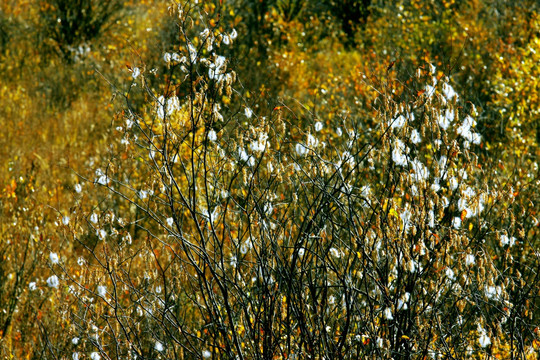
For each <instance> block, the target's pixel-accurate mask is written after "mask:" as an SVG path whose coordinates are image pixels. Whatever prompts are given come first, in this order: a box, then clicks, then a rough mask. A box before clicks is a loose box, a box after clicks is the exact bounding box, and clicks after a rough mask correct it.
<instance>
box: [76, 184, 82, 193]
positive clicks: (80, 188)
mask: <svg viewBox="0 0 540 360" xmlns="http://www.w3.org/2000/svg"><path fill="white" fill-rule="evenodd" d="M75 191H76V192H77V193H78V194H80V193H81V191H82V186H81V184H75Z"/></svg>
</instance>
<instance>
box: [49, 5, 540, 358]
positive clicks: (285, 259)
mask: <svg viewBox="0 0 540 360" xmlns="http://www.w3.org/2000/svg"><path fill="white" fill-rule="evenodd" d="M204 6H205V5H200V6H190V5H189V4H185V5H184V4H180V5H178V7H175V8H174V9H173V12H174V14H175V16H177V18H178V23H179V29H180V38H182V39H184V40H183V43H181V44H180V46H179V47H178V50H177V52H174V53H167V54H165V55H164V60H165V62H166V63H167V76H163V77H162V78H163V79H165V81H164V83H163V84H162V86H161V87H159V88H155V89H152V88H149V87H144V86H139V85H138V86H136V87H133V86H130V89H132V90H130V91H129V92H128V93H127V94H126V95H125V100H126V105H127V107H126V109H125V111H124V112H123V113H121V114H119V116H117V117H116V119H115V121H116V122H117V123H116V124H115V125H116V126H117V130H118V131H119V137H121V141H120V143H119V144H114V148H113V153H115V154H118V157H116V156H115V157H116V159H117V160H116V161H115V162H113V163H112V164H111V165H110V166H109V167H108V168H107V170H99V171H97V172H96V177H95V179H94V182H95V183H96V184H100V185H102V186H104V187H106V188H107V189H108V190H109V191H110V192H111V193H112V194H113V195H116V196H117V197H119V198H120V199H123V200H124V201H125V202H126V205H125V206H122V207H120V208H119V209H118V211H114V210H110V211H105V212H102V213H99V212H97V211H94V212H93V213H92V214H78V215H77V216H76V218H77V219H79V221H80V222H84V221H85V219H86V221H87V223H88V225H89V226H90V230H89V231H87V232H85V231H82V230H81V229H79V230H78V231H75V229H77V228H78V226H79V225H78V224H77V225H70V229H73V231H75V232H74V233H72V234H73V239H72V241H76V242H77V243H78V244H79V245H78V246H79V247H80V248H81V250H82V251H83V253H84V255H83V256H82V257H81V258H80V259H79V260H77V262H78V264H79V266H80V267H78V269H80V270H77V274H75V273H74V272H73V271H72V270H70V269H72V268H73V267H72V266H71V264H70V262H71V260H67V263H66V264H60V265H59V270H61V271H60V272H59V275H61V276H60V282H61V283H63V284H66V285H67V286H69V294H70V295H69V299H70V300H69V304H70V305H69V309H70V310H69V312H70V316H71V323H72V324H73V326H72V327H71V329H70V332H71V334H72V336H73V339H74V340H73V344H74V345H75V346H74V347H73V348H72V349H69V347H67V346H65V349H66V350H65V351H66V352H71V351H75V352H86V353H90V354H91V357H93V358H99V356H101V357H102V358H108V357H111V358H114V357H129V356H131V357H137V358H159V357H163V358H169V357H174V358H210V357H214V358H218V357H219V358H230V359H236V358H241V359H242V358H246V359H258V358H261V359H273V358H359V357H362V356H368V357H377V358H394V359H406V358H412V357H414V358H416V357H418V358H424V357H428V356H429V357H443V358H446V357H461V358H482V357H485V356H490V355H493V354H497V353H508V352H510V353H512V354H515V356H518V355H519V356H527V357H529V358H533V355H532V353H531V350H532V342H533V341H536V340H535V339H536V335H535V332H534V331H535V330H534V326H535V325H534V324H536V323H537V322H538V309H537V305H536V304H535V302H534V299H536V298H537V296H538V294H533V293H534V292H535V290H534V287H533V285H532V284H533V283H534V280H535V279H536V278H537V277H538V270H539V265H540V264H539V262H538V258H537V257H535V255H534V244H535V239H537V235H538V234H537V223H535V222H534V220H533V219H532V218H530V217H527V216H524V215H520V214H522V209H524V208H523V207H522V206H521V205H519V204H515V205H512V204H514V203H515V202H516V197H517V195H516V193H515V192H514V191H513V189H512V188H511V187H510V186H509V185H508V184H506V183H505V182H504V181H501V180H500V179H498V178H497V177H495V175H496V174H495V172H493V171H492V169H491V168H490V167H489V166H486V165H484V166H483V165H481V164H479V163H478V155H477V154H476V152H477V151H478V150H479V149H480V146H481V144H482V142H483V141H484V140H483V138H482V135H481V134H479V133H478V132H477V130H476V128H475V125H476V121H475V117H476V113H475V110H474V107H470V108H469V109H470V110H469V111H468V112H465V110H464V109H465V108H464V107H463V106H462V104H463V101H464V100H463V99H461V98H460V97H459V95H458V94H456V93H455V91H453V88H452V87H451V85H450V84H449V83H448V81H447V79H444V78H441V79H437V78H433V74H435V72H436V68H435V67H434V66H433V65H431V64H429V63H426V64H423V66H422V68H423V70H422V68H419V69H418V71H417V72H416V79H415V81H416V83H417V85H418V86H421V88H422V89H423V91H421V92H418V94H416V96H415V97H413V98H410V97H409V95H407V96H400V92H401V91H404V90H403V88H401V87H400V86H399V83H397V82H393V81H388V82H381V83H377V84H372V86H373V87H374V88H375V89H376V91H377V93H378V95H377V97H376V99H375V100H374V106H373V108H374V111H375V114H376V115H375V116H376V118H375V119H374V126H373V127H371V128H369V129H365V127H364V125H363V124H362V122H363V119H362V118H360V117H357V116H350V117H347V118H345V117H343V118H334V119H332V120H328V121H326V120H325V121H321V120H319V119H317V118H314V120H313V121H312V122H311V123H310V121H311V120H310V118H304V119H302V121H299V118H298V115H297V114H296V113H295V112H294V111H292V108H291V107H289V106H287V105H286V104H284V105H283V106H280V107H276V108H274V109H270V110H269V111H268V112H267V113H258V112H257V111H254V110H253V109H252V108H251V107H250V106H248V103H247V99H246V98H244V97H243V91H242V92H241V91H238V90H237V89H236V88H235V86H236V84H237V81H236V78H237V74H236V73H235V72H234V71H233V70H231V69H230V68H229V61H228V59H226V58H225V57H222V56H220V55H219V54H220V52H221V51H222V49H223V48H225V47H226V46H234V42H235V40H236V39H235V38H236V31H235V30H234V29H227V30H221V29H218V28H214V27H212V26H211V24H212V21H211V19H207V18H206V17H205V16H204V14H205V11H204ZM195 17H197V18H199V19H200V22H199V25H195V23H194V22H193V21H192V19H193V18H195ZM193 34H198V35H193ZM209 48H213V49H215V50H214V51H212V52H210V51H208V49H209ZM142 69H144V68H142ZM131 72H132V75H133V82H135V83H137V84H141V85H144V84H145V77H146V76H147V75H148V74H147V73H145V72H144V71H141V68H132V69H131ZM137 89H140V91H142V92H143V95H144V96H145V97H146V99H148V103H147V105H146V106H144V107H137V108H135V107H134V106H132V104H131V101H130V98H131V96H132V94H131V93H132V92H135V91H137ZM121 154H125V155H121ZM122 158H123V159H124V160H125V161H121V159H122ZM134 174H137V176H134ZM529 185H530V186H532V185H533V182H530V183H529ZM530 190H531V187H529V186H528V185H527V186H526V185H524V186H523V187H521V188H520V190H519V191H522V192H523V193H525V194H527V193H528V191H530ZM509 206H510V208H509ZM517 217H519V218H520V221H519V223H520V224H521V225H520V226H517V225H516V224H517V221H516V218H517ZM516 248H519V250H518V251H516V252H514V249H516ZM510 251H512V253H513V254H514V255H513V256H512V257H509V256H508V255H505V254H508V253H509V252H510ZM76 268H77V267H76ZM518 269H519V270H518ZM55 271H56V265H55ZM518 271H519V272H518ZM526 284H530V285H528V286H527V285H526ZM531 300H533V301H531ZM527 319H528V320H527ZM75 339H77V340H75ZM68 349H69V350H68Z"/></svg>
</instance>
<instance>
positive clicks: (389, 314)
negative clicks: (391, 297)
mask: <svg viewBox="0 0 540 360" xmlns="http://www.w3.org/2000/svg"><path fill="white" fill-rule="evenodd" d="M383 315H384V318H385V319H386V320H394V316H393V315H392V309H390V308H389V307H387V308H386V309H384V312H383Z"/></svg>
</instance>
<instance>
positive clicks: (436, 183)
mask: <svg viewBox="0 0 540 360" xmlns="http://www.w3.org/2000/svg"><path fill="white" fill-rule="evenodd" d="M440 189H441V185H440V184H439V179H438V178H435V179H434V180H433V184H431V190H433V191H434V192H438V191H439V190H440Z"/></svg>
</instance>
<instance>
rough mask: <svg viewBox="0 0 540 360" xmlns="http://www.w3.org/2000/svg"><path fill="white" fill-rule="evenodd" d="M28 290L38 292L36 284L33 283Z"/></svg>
mask: <svg viewBox="0 0 540 360" xmlns="http://www.w3.org/2000/svg"><path fill="white" fill-rule="evenodd" d="M28 289H30V291H34V290H36V289H37V286H36V282H35V281H32V282H31V283H30V284H28Z"/></svg>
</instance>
